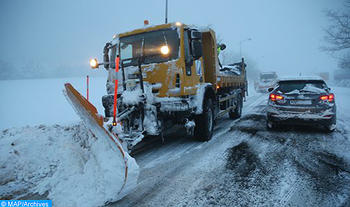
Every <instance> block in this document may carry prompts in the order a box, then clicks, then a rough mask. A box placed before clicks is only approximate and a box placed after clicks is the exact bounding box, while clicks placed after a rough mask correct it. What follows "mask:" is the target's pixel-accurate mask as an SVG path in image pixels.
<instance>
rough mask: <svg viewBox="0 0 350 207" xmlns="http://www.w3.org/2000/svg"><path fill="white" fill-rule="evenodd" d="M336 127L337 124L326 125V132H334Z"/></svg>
mask: <svg viewBox="0 0 350 207" xmlns="http://www.w3.org/2000/svg"><path fill="white" fill-rule="evenodd" d="M335 128H336V124H330V125H328V126H326V132H328V133H331V132H334V131H335Z"/></svg>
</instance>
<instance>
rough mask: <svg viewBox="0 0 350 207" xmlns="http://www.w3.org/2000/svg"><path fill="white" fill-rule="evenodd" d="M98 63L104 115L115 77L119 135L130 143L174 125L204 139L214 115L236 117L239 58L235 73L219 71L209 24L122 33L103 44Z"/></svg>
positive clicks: (242, 81) (241, 83)
mask: <svg viewBox="0 0 350 207" xmlns="http://www.w3.org/2000/svg"><path fill="white" fill-rule="evenodd" d="M116 59H118V60H119V64H118V65H119V66H118V69H116V63H115V61H114V60H116ZM102 64H103V65H104V67H105V68H106V70H107V71H108V79H107V84H106V87H107V95H105V96H103V98H102V102H103V106H104V107H105V117H106V118H108V117H112V116H113V113H112V112H113V105H114V102H115V99H114V92H115V88H116V85H115V83H116V81H115V80H118V88H119V90H118V94H117V102H118V107H117V109H118V110H117V114H118V115H117V116H118V119H119V121H120V122H121V123H122V128H123V132H122V133H121V135H120V137H122V138H125V139H128V140H130V139H132V140H134V141H132V142H131V144H130V145H131V147H132V146H133V145H135V144H137V142H139V140H141V139H139V137H144V135H161V136H162V132H163V131H164V129H166V128H168V126H172V125H174V124H181V125H184V126H185V128H186V130H187V132H188V133H189V134H191V135H194V136H196V137H198V138H199V139H201V140H209V139H210V138H211V136H212V132H213V125H214V119H215V118H216V117H219V116H221V115H223V114H225V113H229V114H230V117H232V118H234V117H237V113H239V116H240V113H241V108H242V107H241V106H242V98H243V97H244V95H245V90H246V78H245V74H246V72H245V64H244V60H242V63H239V65H241V66H242V67H241V71H242V73H241V74H240V75H232V74H231V75H230V74H228V73H225V72H223V71H222V68H220V67H219V61H218V55H217V42H216V37H215V32H214V31H213V30H212V29H210V28H205V29H201V28H198V27H195V26H189V25H185V24H182V23H179V22H176V23H170V24H163V25H157V26H151V27H145V28H141V29H136V30H133V31H130V32H125V33H121V34H119V35H115V37H114V38H113V40H112V41H110V42H108V43H107V44H106V46H105V48H104V61H103V63H102ZM102 64H101V65H102ZM117 71H119V72H117ZM237 110H238V111H237ZM239 116H238V117H239ZM135 137H136V138H135Z"/></svg>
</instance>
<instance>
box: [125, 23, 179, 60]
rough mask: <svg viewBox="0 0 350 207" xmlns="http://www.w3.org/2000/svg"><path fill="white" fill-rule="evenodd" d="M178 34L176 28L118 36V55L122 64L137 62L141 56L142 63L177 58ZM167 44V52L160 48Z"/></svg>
mask: <svg viewBox="0 0 350 207" xmlns="http://www.w3.org/2000/svg"><path fill="white" fill-rule="evenodd" d="M179 45H180V40H179V35H178V33H177V30H176V29H166V30H157V31H152V32H146V33H142V34H137V35H132V36H127V37H121V38H120V57H121V60H122V61H123V63H124V66H126V67H127V66H131V65H134V66H135V65H137V64H138V58H139V57H140V56H143V64H149V63H159V62H165V61H169V60H172V59H176V58H178V54H179ZM163 46H167V48H168V49H169V50H168V53H167V54H165V55H164V54H162V52H161V48H162V47H163Z"/></svg>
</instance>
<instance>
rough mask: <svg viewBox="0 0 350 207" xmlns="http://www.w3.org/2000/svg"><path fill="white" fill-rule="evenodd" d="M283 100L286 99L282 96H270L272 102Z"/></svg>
mask: <svg viewBox="0 0 350 207" xmlns="http://www.w3.org/2000/svg"><path fill="white" fill-rule="evenodd" d="M283 99H284V97H283V96H281V95H277V94H273V93H271V94H270V100H271V101H276V100H283Z"/></svg>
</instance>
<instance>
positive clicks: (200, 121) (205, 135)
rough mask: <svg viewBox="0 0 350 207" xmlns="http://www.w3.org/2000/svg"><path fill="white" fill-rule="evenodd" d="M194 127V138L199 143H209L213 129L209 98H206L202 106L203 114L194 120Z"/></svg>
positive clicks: (212, 110)
mask: <svg viewBox="0 0 350 207" xmlns="http://www.w3.org/2000/svg"><path fill="white" fill-rule="evenodd" d="M195 122H196V126H195V131H194V136H195V137H196V138H197V139H198V140H201V141H209V140H210V139H211V137H212V135H213V129H214V108H213V102H212V100H211V99H210V98H206V99H205V102H204V104H203V112H202V114H201V115H199V116H197V117H196V119H195Z"/></svg>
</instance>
